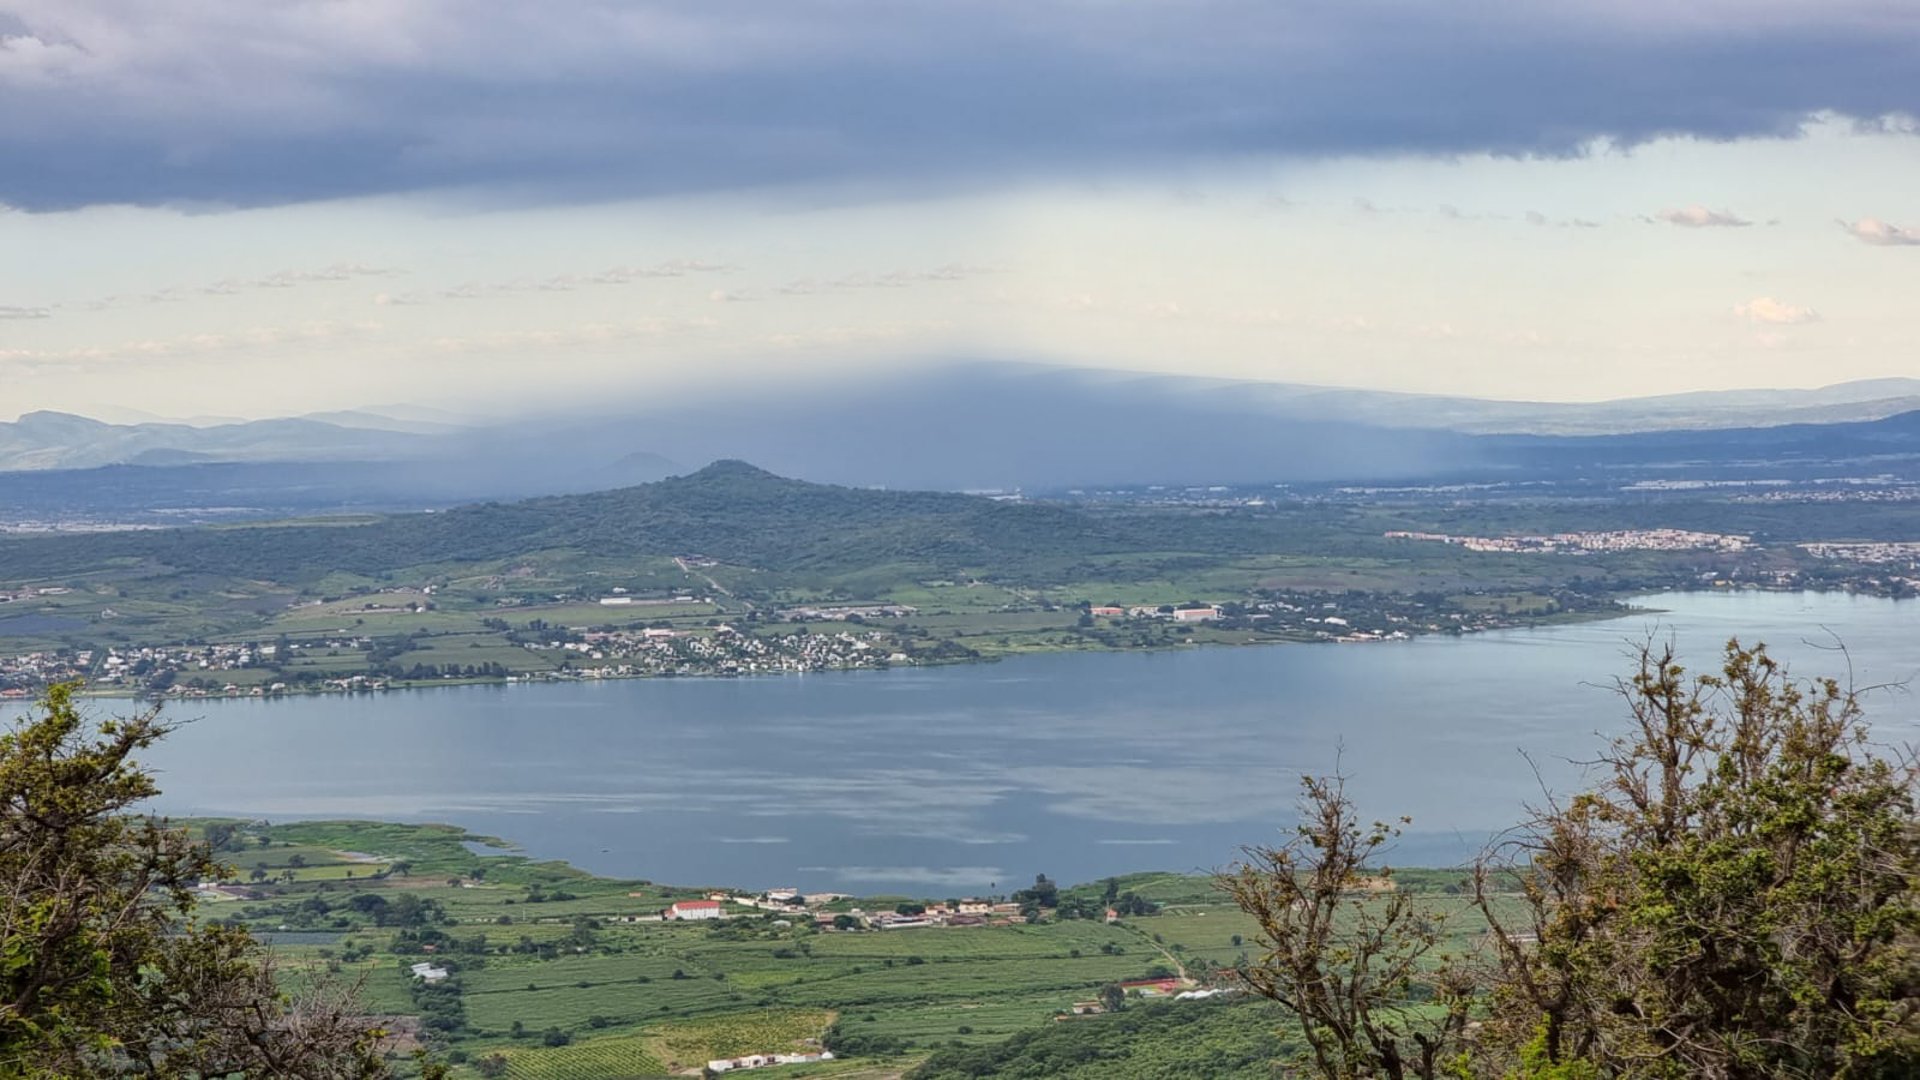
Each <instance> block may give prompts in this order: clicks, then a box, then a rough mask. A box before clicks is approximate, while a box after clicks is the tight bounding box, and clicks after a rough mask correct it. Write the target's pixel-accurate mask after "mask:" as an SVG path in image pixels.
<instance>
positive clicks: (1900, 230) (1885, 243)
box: [1840, 218, 1920, 247]
mask: <svg viewBox="0 0 1920 1080" xmlns="http://www.w3.org/2000/svg"><path fill="white" fill-rule="evenodd" d="M1840 227H1841V228H1843V229H1845V230H1847V232H1848V233H1850V234H1852V236H1853V238H1854V239H1855V240H1858V241H1860V242H1861V243H1863V244H1873V245H1874V246H1876V247H1906V246H1909V245H1920V229H1912V228H1907V227H1905V226H1902V225H1895V224H1893V223H1892V222H1888V221H1881V220H1880V219H1879V218H1861V219H1860V220H1859V221H1852V222H1848V221H1842V222H1841V223H1840Z"/></svg>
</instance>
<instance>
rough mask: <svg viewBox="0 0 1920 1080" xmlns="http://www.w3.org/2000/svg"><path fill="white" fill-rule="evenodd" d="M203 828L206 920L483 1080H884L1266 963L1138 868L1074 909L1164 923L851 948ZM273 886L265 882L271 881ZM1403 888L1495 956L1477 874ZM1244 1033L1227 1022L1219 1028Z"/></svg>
mask: <svg viewBox="0 0 1920 1080" xmlns="http://www.w3.org/2000/svg"><path fill="white" fill-rule="evenodd" d="M196 828H200V829H202V830H211V831H208V832H207V835H209V836H210V837H217V838H218V839H219V840H220V841H221V842H222V844H223V845H224V846H225V850H223V851H222V852H221V856H222V857H223V858H224V859H226V860H227V861H228V862H229V863H230V864H232V865H233V866H234V867H235V874H236V877H237V878H238V880H239V881H240V882H242V883H243V884H246V885H247V887H249V888H251V889H252V890H253V896H252V897H251V898H247V899H239V900H227V901H222V902H219V903H216V904H209V905H207V907H206V908H205V909H203V910H205V911H206V912H207V913H209V914H210V915H214V916H217V917H219V918H222V919H226V920H234V921H237V922H239V923H242V924H244V925H248V926H250V927H252V928H254V929H255V930H256V931H258V932H263V933H270V934H272V935H274V937H275V938H276V942H277V943H276V949H277V950H278V951H279V952H280V953H281V954H282V956H283V957H284V958H285V960H286V961H287V962H288V964H289V965H290V968H289V970H290V971H293V972H295V973H298V972H301V971H309V970H311V971H316V972H318V971H324V970H328V969H331V970H333V971H334V972H336V977H339V978H345V979H349V980H354V981H357V982H358V983H359V984H360V993H361V996H362V1000H363V1001H364V1002H365V1005H366V1007H367V1008H369V1009H371V1010H374V1011H376V1012H381V1013H398V1014H413V1015H418V1016H421V1017H423V1019H424V1023H425V1024H426V1029H425V1032H424V1033H425V1035H426V1036H427V1038H428V1040H429V1042H430V1043H431V1044H432V1045H433V1046H435V1047H436V1048H437V1052H439V1053H440V1054H442V1055H443V1056H446V1057H448V1058H449V1059H450V1060H453V1061H454V1062H455V1063H456V1075H457V1076H460V1077H463V1078H466V1077H474V1076H478V1075H479V1072H478V1071H477V1070H478V1065H477V1062H479V1061H480V1060H482V1059H484V1058H489V1057H491V1056H493V1055H499V1056H500V1057H501V1059H502V1060H503V1061H504V1062H505V1067H506V1068H507V1070H508V1071H507V1072H506V1073H505V1075H507V1076H525V1077H571V1076H581V1077H600V1076H628V1075H631V1076H645V1075H652V1074H660V1073H667V1072H675V1071H684V1070H686V1069H689V1068H698V1067H699V1065H700V1064H702V1063H704V1062H705V1061H707V1060H710V1059H712V1058H717V1057H725V1056H733V1055H737V1054H744V1053H760V1052H773V1051H778V1052H795V1051H800V1050H807V1049H817V1048H818V1047H819V1046H820V1045H821V1043H822V1040H825V1041H826V1042H827V1044H829V1045H831V1046H833V1047H835V1048H836V1050H837V1051H838V1052H839V1055H840V1058H841V1060H837V1061H833V1062H825V1063H819V1064H814V1065H806V1066H795V1067H793V1068H792V1069H791V1071H783V1073H782V1075H788V1076H794V1077H810V1076H858V1077H869V1078H872V1080H877V1078H878V1077H881V1076H898V1075H900V1073H901V1071H902V1070H903V1069H905V1068H907V1067H910V1066H911V1065H912V1064H913V1063H914V1062H916V1061H918V1060H921V1059H922V1058H925V1057H926V1056H927V1055H929V1054H935V1053H936V1051H937V1052H938V1053H939V1054H951V1053H960V1051H959V1050H956V1049H954V1048H955V1047H965V1048H977V1049H979V1050H980V1051H981V1052H986V1051H987V1048H989V1047H994V1046H998V1045H999V1044H1000V1043H1001V1042H1002V1041H1003V1040H1007V1039H1009V1038H1014V1037H1019V1038H1022V1039H1024V1038H1026V1037H1027V1035H1028V1034H1030V1033H1034V1032H1036V1031H1038V1030H1040V1029H1041V1028H1048V1029H1051V1027H1052V1026H1053V1025H1054V1018H1055V1017H1057V1016H1060V1015H1062V1014H1063V1013H1064V1012H1065V1011H1067V1010H1068V1009H1069V1008H1070V1007H1071V1006H1072V1005H1073V1004H1074V1003H1075V1002H1079V1001H1086V1000H1089V999H1092V998H1095V997H1097V996H1098V994H1099V992H1100V989H1101V988H1102V987H1103V986H1107V985H1109V984H1112V983H1116V982H1122V981H1127V980H1131V979H1140V978H1146V977H1150V976H1151V977H1160V976H1164V975H1167V974H1169V973H1180V972H1185V973H1186V974H1188V975H1189V976H1192V977H1194V978H1195V979H1198V980H1218V979H1221V978H1225V979H1227V980H1229V981H1230V980H1231V976H1230V975H1227V976H1222V974H1221V969H1223V968H1225V967H1230V966H1231V965H1232V964H1234V963H1236V962H1238V961H1239V960H1240V959H1241V958H1242V957H1243V956H1246V955H1249V954H1252V955H1257V952H1258V947H1257V942H1256V940H1255V929H1254V927H1253V925H1252V923H1251V921H1250V920H1249V919H1248V918H1247V917H1246V916H1245V915H1243V914H1241V913H1240V912H1239V911H1238V909H1236V908H1234V907H1232V906H1231V905H1230V904H1227V903H1226V902H1225V901H1224V899H1223V897H1222V895H1221V894H1220V893H1219V892H1217V891H1216V890H1215V889H1214V887H1213V885H1212V882H1211V881H1210V880H1209V879H1207V878H1204V877H1195V876H1190V875H1179V874H1168V873H1153V874H1134V875H1128V876H1124V877H1121V878H1116V879H1114V880H1113V881H1112V882H1111V883H1110V884H1109V883H1107V882H1101V883H1097V884H1091V885H1082V886H1075V887H1070V888H1067V889H1063V890H1062V891H1061V895H1062V901H1061V902H1062V904H1063V905H1065V904H1067V903H1068V901H1069V900H1071V901H1073V903H1074V904H1075V905H1077V907H1076V910H1078V909H1086V908H1088V906H1089V905H1091V910H1094V911H1098V910H1101V906H1100V905H1101V897H1102V896H1103V894H1104V893H1105V891H1106V890H1108V889H1109V888H1110V889H1111V890H1113V891H1114V892H1115V893H1120V894H1133V895H1135V896H1138V897H1140V898H1143V899H1144V900H1146V901H1150V902H1151V903H1152V904H1155V905H1158V910H1157V913H1155V914H1150V915H1138V916H1132V917H1128V918H1125V919H1122V920H1120V921H1118V922H1114V923H1107V922H1105V921H1103V920H1099V919H1074V918H1048V919H1044V920H1042V921H1040V922H1037V923H1033V924H1027V923H1024V922H1022V921H1021V920H1018V919H1014V920H1004V919H1003V920H1001V921H1000V923H999V924H998V925H988V926H947V927H932V928H924V929H903V930H878V931H875V930H851V931H835V930H831V929H821V928H818V927H816V926H815V925H814V923H813V920H812V919H811V918H810V917H806V916H786V917H780V916H776V915H774V914H772V913H766V912H758V911H755V910H753V909H750V908H745V907H736V908H735V909H734V915H733V917H730V918H726V919H723V920H718V921H715V922H706V923H677V922H661V921H657V920H655V921H645V920H646V919H648V918H650V917H651V916H653V914H654V913H656V912H658V911H659V909H660V908H662V907H663V906H665V904H666V903H668V902H669V900H670V899H672V898H681V897H686V896H689V895H695V894H692V893H690V892H689V891H688V890H684V889H673V888H668V887H663V886H660V885H655V884H651V883H645V882H637V881H615V880H610V879H603V878H597V877H594V876H591V875H588V874H585V873H582V872H581V871H579V870H576V869H574V868H572V867H569V866H566V865H563V864H557V863H543V862H534V861H530V860H528V859H526V858H525V857H523V856H521V855H518V854H515V853H514V852H513V851H512V849H511V848H510V847H508V846H507V845H506V844H505V843H504V842H502V841H498V840H490V839H488V838H485V837H477V836H473V835H471V834H468V833H465V832H463V831H461V830H459V829H456V828H451V827H448V826H435V825H393V824H382V823H376V822H353V821H331V822H326V821H322V822H298V823H292V824H287V825H274V826H265V825H259V824H254V825H248V824H244V823H215V822H201V823H196ZM256 869H257V870H260V871H264V872H265V874H266V880H264V881H259V882H252V883H248V880H247V879H248V878H249V876H250V875H251V873H252V872H253V871H254V870H256ZM348 872H352V874H353V875H354V876H353V877H351V878H348V877H346V874H347V873H348ZM1402 881H1403V885H1404V887H1406V888H1408V889H1410V890H1412V891H1413V892H1414V894H1415V895H1416V896H1417V897H1418V898H1419V902H1420V903H1421V904H1422V905H1423V906H1425V907H1426V909H1427V910H1428V911H1430V912H1431V913H1432V914H1433V915H1435V916H1437V917H1444V918H1445V920H1446V921H1445V923H1444V925H1445V926H1446V927H1447V933H1448V934H1449V936H1450V940H1449V942H1448V948H1449V949H1467V948H1472V947H1473V946H1474V945H1475V943H1476V941H1477V939H1478V937H1479V935H1480V933H1481V930H1480V926H1479V924H1478V923H1477V922H1476V921H1475V919H1476V916H1475V915H1474V914H1473V913H1472V912H1471V911H1470V910H1469V909H1468V908H1467V906H1466V905H1465V903H1464V901H1463V899H1462V898H1461V897H1460V896H1458V895H1456V894H1457V891H1458V882H1459V873H1458V872H1457V871H1456V872H1446V871H1406V872H1405V873H1404V875H1403V877H1402ZM1449 890H1452V891H1451V892H1450V891H1449ZM909 899H911V898H906V897H898V898H884V899H883V898H866V899H864V900H857V899H850V900H844V901H839V902H836V903H834V904H832V905H826V906H824V907H823V908H822V910H827V909H833V910H838V911H841V912H844V911H846V910H848V909H849V908H856V907H862V906H865V907H866V909H867V910H891V908H892V907H893V905H894V904H896V903H899V902H903V901H907V900H909ZM923 902H924V901H923ZM1062 910H1066V909H1065V908H1064V907H1063V908H1062ZM636 919H640V920H642V921H634V920H636ZM1236 939H1237V941H1236ZM422 962H427V963H431V964H435V965H439V966H442V967H444V968H445V969H446V970H447V971H448V972H449V977H448V979H447V980H446V981H445V982H444V983H443V984H440V985H438V986H436V987H433V988H431V989H429V988H427V987H426V986H425V985H424V984H423V983H421V982H419V981H418V980H416V979H414V978H413V977H412V976H411V975H410V973H409V971H408V968H409V966H410V965H413V964H417V963H422ZM293 977H300V976H298V975H297V974H296V975H295V976H293ZM1169 1007H1172V1006H1169ZM1191 1007H1193V1006H1192V1005H1189V1004H1185V1003H1183V1004H1182V1005H1181V1006H1180V1008H1191ZM1210 1015H1211V1014H1210ZM1223 1015H1224V1016H1225V1018H1214V1019H1209V1020H1208V1021H1207V1022H1206V1025H1203V1026H1204V1027H1205V1030H1206V1031H1208V1032H1209V1034H1207V1035H1206V1038H1207V1039H1208V1040H1211V1042H1209V1043H1208V1045H1209V1046H1212V1045H1214V1044H1215V1043H1217V1044H1218V1047H1229V1048H1237V1049H1232V1050H1231V1052H1230V1053H1229V1050H1227V1049H1219V1048H1218V1047H1216V1050H1209V1051H1208V1053H1214V1052H1216V1051H1217V1052H1218V1053H1222V1054H1229V1056H1232V1055H1240V1056H1239V1057H1234V1058H1233V1060H1235V1061H1241V1059H1242V1058H1245V1057H1246V1056H1247V1055H1250V1054H1255V1053H1257V1052H1259V1053H1264V1052H1265V1050H1264V1049H1259V1048H1270V1043H1271V1042H1272V1039H1271V1028H1270V1027H1268V1028H1261V1027H1258V1026H1256V1027H1254V1028H1247V1027H1245V1025H1244V1023H1243V1021H1242V1019H1240V1018H1243V1017H1246V1016H1251V1015H1253V1014H1251V1013H1239V1012H1236V1013H1232V1014H1223ZM1229 1021H1231V1022H1229ZM1086 1022H1087V1020H1085V1019H1084V1018H1080V1019H1075V1020H1073V1021H1072V1023H1071V1024H1065V1025H1063V1026H1067V1027H1072V1026H1074V1025H1077V1024H1083V1023H1086ZM1141 1022H1142V1023H1145V1022H1146V1021H1141ZM1129 1023H1134V1022H1133V1021H1129ZM1183 1023H1184V1021H1179V1022H1175V1021H1162V1020H1155V1021H1152V1024H1173V1025H1174V1026H1175V1027H1179V1026H1181V1024H1183ZM1261 1023H1262V1024H1264V1023H1266V1022H1265V1021H1262V1022H1261ZM1221 1024H1226V1025H1228V1026H1227V1027H1226V1028H1220V1029H1219V1030H1218V1031H1215V1030H1214V1027H1217V1026H1218V1025H1221ZM1235 1025H1238V1026H1235ZM1150 1026H1151V1025H1150ZM1229 1029H1231V1030H1229ZM1194 1030H1195V1031H1200V1030H1201V1029H1200V1028H1196V1029H1194ZM1263 1031H1264V1032H1266V1034H1262V1032H1263ZM1061 1037H1062V1038H1067V1037H1068V1036H1064V1035H1063V1036H1061ZM1170 1037H1171V1036H1170ZM1048 1038H1053V1036H1052V1035H1049V1036H1048ZM1156 1038H1157V1036H1156ZM810 1040H811V1041H810ZM1149 1041H1151V1040H1149ZM1136 1050H1137V1051H1138V1052H1139V1053H1152V1054H1157V1053H1161V1052H1162V1051H1160V1050H1155V1049H1153V1048H1152V1046H1145V1047H1140V1048H1136ZM969 1052H971V1051H969ZM993 1052H996V1053H998V1052H1000V1051H998V1050H995V1051H993ZM1129 1052H1130V1053H1131V1052H1134V1051H1129ZM1169 1052H1170V1051H1169ZM1221 1060H1226V1058H1222V1059H1221ZM1242 1064H1244V1062H1242ZM494 1067H496V1066H494V1065H490V1066H489V1068H494ZM1240 1067H1241V1066H1240V1065H1236V1066H1235V1068H1236V1069H1238V1068H1240ZM608 1070H613V1071H608ZM1231 1074H1233V1073H1232V1072H1231V1071H1230V1072H1229V1073H1226V1074H1223V1075H1231Z"/></svg>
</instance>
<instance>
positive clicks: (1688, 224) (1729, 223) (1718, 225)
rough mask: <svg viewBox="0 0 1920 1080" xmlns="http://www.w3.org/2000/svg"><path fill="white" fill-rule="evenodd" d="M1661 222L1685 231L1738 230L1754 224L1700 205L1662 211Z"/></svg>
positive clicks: (1733, 214)
mask: <svg viewBox="0 0 1920 1080" xmlns="http://www.w3.org/2000/svg"><path fill="white" fill-rule="evenodd" d="M1657 216H1658V218H1659V220H1661V221H1664V222H1666V223H1667V224H1669V225H1678V226H1680V227H1681V228H1683V229H1737V228H1744V227H1745V226H1748V225H1751V224H1753V222H1751V221H1748V220H1747V219H1746V218H1743V217H1741V216H1740V215H1738V214H1736V213H1734V212H1733V211H1731V210H1709V209H1707V208H1706V207H1704V206H1701V205H1700V204H1699V203H1694V204H1693V205H1691V206H1683V207H1680V208H1679V209H1677V210H1662V211H1660V213H1659V214H1658V215H1657Z"/></svg>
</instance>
